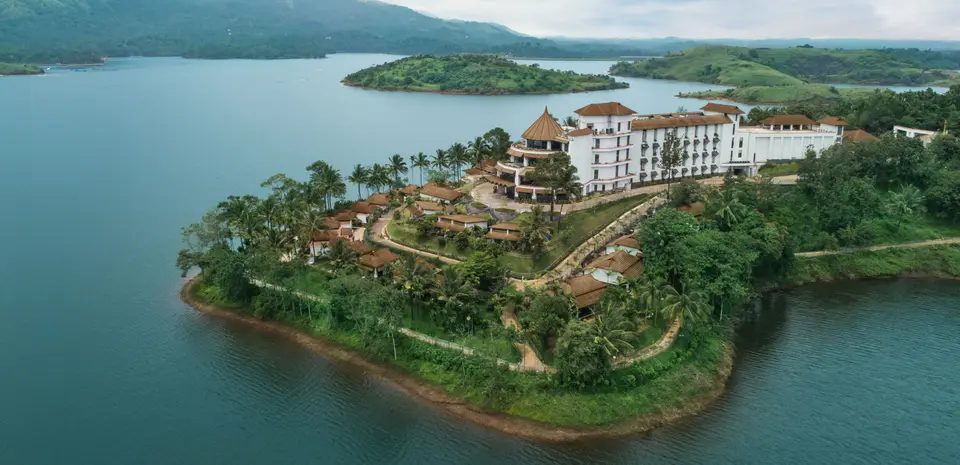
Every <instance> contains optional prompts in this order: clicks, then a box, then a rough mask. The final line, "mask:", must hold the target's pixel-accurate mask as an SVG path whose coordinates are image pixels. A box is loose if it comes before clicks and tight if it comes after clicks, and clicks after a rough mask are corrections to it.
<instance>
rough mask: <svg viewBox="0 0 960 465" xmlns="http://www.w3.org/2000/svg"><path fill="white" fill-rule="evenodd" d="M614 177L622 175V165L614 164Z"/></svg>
mask: <svg viewBox="0 0 960 465" xmlns="http://www.w3.org/2000/svg"><path fill="white" fill-rule="evenodd" d="M613 177H615V178H619V177H620V167H619V166H614V167H613Z"/></svg>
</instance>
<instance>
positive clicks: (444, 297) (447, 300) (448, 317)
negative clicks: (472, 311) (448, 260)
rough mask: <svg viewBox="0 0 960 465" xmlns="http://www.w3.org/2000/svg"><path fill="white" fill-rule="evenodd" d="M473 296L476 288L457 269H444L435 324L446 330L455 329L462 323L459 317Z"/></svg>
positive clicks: (435, 311)
mask: <svg viewBox="0 0 960 465" xmlns="http://www.w3.org/2000/svg"><path fill="white" fill-rule="evenodd" d="M473 296H474V288H473V287H471V286H470V284H469V283H468V282H467V281H466V280H465V279H464V277H463V275H462V274H461V273H460V272H459V270H457V268H456V267H454V266H448V267H446V268H444V269H443V280H442V282H441V283H440V286H439V287H438V288H437V302H438V305H435V306H434V314H433V319H434V322H435V323H437V324H439V325H442V326H444V327H445V328H454V327H455V326H456V325H457V324H458V323H461V321H460V320H459V318H458V317H459V316H460V315H461V313H463V310H464V308H465V307H466V306H468V305H470V304H471V301H472V299H473Z"/></svg>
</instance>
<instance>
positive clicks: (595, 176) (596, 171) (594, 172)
mask: <svg viewBox="0 0 960 465" xmlns="http://www.w3.org/2000/svg"><path fill="white" fill-rule="evenodd" d="M593 179H600V170H593Z"/></svg>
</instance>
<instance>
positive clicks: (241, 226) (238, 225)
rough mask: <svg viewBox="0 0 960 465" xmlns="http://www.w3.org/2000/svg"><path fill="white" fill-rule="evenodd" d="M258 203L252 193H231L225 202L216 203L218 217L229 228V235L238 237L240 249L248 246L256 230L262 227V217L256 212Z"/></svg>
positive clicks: (258, 200) (257, 199)
mask: <svg viewBox="0 0 960 465" xmlns="http://www.w3.org/2000/svg"><path fill="white" fill-rule="evenodd" d="M259 204H260V199H259V198H258V197H255V196H252V195H244V196H235V195H231V196H230V197H227V200H226V201H225V202H220V203H219V204H217V211H218V213H219V215H220V218H221V219H223V220H224V221H225V222H226V224H227V227H229V228H230V230H231V232H230V236H231V237H239V238H240V248H242V249H246V248H247V247H248V246H250V244H251V241H253V239H254V237H255V236H256V235H257V230H258V229H260V228H262V227H263V219H262V218H260V217H259V215H258V214H257V213H258V207H259Z"/></svg>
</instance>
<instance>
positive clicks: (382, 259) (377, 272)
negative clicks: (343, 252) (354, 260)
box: [360, 249, 400, 278]
mask: <svg viewBox="0 0 960 465" xmlns="http://www.w3.org/2000/svg"><path fill="white" fill-rule="evenodd" d="M399 259H400V257H399V256H398V255H397V254H395V253H393V252H391V251H390V249H376V250H374V251H373V252H370V253H368V254H366V255H363V256H361V257H360V268H363V269H364V270H367V271H370V272H373V277H374V278H379V277H380V276H382V275H383V272H384V269H385V268H386V266H387V265H389V264H391V263H393V262H395V261H397V260H399Z"/></svg>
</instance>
